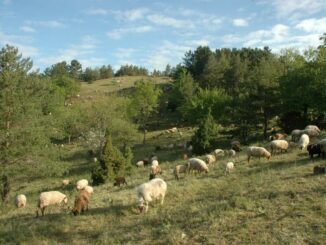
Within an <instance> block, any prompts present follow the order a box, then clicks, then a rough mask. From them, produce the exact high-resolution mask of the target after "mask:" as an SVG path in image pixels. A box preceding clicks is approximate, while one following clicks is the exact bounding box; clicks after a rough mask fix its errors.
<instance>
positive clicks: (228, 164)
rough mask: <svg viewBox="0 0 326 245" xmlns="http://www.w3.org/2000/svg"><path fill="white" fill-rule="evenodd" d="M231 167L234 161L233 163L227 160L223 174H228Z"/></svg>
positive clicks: (232, 167)
mask: <svg viewBox="0 0 326 245" xmlns="http://www.w3.org/2000/svg"><path fill="white" fill-rule="evenodd" d="M233 169H234V163H233V162H228V163H227V164H226V168H225V174H226V173H228V174H229V173H230V172H231V171H232V170H233Z"/></svg>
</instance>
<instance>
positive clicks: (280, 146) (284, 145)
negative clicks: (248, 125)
mask: <svg viewBox="0 0 326 245" xmlns="http://www.w3.org/2000/svg"><path fill="white" fill-rule="evenodd" d="M270 148H271V153H272V154H273V153H274V151H277V150H280V151H281V153H282V150H285V151H287V149H288V148H289V143H288V142H287V141H286V140H273V141H272V142H271V143H270Z"/></svg>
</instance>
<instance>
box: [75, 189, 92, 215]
mask: <svg viewBox="0 0 326 245" xmlns="http://www.w3.org/2000/svg"><path fill="white" fill-rule="evenodd" d="M89 199H90V194H89V193H88V192H87V191H86V190H81V191H80V192H79V193H78V195H77V196H76V198H75V204H74V208H73V209H72V213H73V214H74V215H75V216H76V215H77V214H80V213H82V212H84V211H85V210H88V203H89Z"/></svg>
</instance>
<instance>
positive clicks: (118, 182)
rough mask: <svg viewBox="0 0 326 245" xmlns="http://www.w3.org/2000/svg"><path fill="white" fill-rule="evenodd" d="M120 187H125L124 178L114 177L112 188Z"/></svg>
mask: <svg viewBox="0 0 326 245" xmlns="http://www.w3.org/2000/svg"><path fill="white" fill-rule="evenodd" d="M120 185H127V181H126V179H125V177H116V178H115V179H114V183H113V186H119V187H120Z"/></svg>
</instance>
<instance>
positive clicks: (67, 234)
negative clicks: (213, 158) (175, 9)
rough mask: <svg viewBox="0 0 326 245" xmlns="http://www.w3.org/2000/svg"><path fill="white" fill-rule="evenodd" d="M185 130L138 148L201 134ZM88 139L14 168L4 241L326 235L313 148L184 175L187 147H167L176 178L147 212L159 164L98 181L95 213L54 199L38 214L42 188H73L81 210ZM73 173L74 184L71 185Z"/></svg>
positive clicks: (166, 171)
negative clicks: (20, 198) (143, 208)
mask: <svg viewBox="0 0 326 245" xmlns="http://www.w3.org/2000/svg"><path fill="white" fill-rule="evenodd" d="M103 83H104V81H103ZM93 85H94V86H100V83H99V84H97V82H95V84H93ZM85 86H86V85H85ZM87 86H88V85H87ZM104 87H105V86H104ZM84 89H86V90H89V91H91V90H92V88H91V87H89V88H84V87H83V91H82V94H83V93H84V92H85V91H84ZM86 92H87V91H86ZM86 92H85V93H86ZM181 131H182V133H183V134H182V137H181V136H180V135H179V134H162V132H163V131H160V130H158V131H153V132H149V133H148V143H147V145H145V146H142V145H137V146H136V147H135V148H134V153H135V161H136V160H138V159H141V158H143V157H145V156H148V155H149V154H150V153H152V152H153V151H154V150H155V147H156V146H166V145H168V144H170V143H172V142H173V143H182V142H185V141H187V140H188V139H189V138H190V137H191V135H192V134H193V129H190V130H189V129H186V128H183V129H181ZM158 135H160V136H158ZM323 137H324V136H323ZM221 142H225V139H223V141H221ZM81 143H82V142H76V144H75V146H71V147H69V148H68V147H64V148H55V149H53V151H55V150H58V151H60V152H59V153H60V160H57V161H55V162H54V163H51V164H49V161H46V155H45V156H44V157H43V158H40V159H39V160H38V161H36V162H33V163H30V164H22V165H15V166H13V168H14V169H13V171H12V172H13V173H14V174H13V176H11V188H12V192H11V194H10V200H11V201H10V203H8V204H5V205H4V204H1V206H0V243H1V244H324V243H325V240H326V235H325V234H326V195H325V194H326V191H325V185H326V178H325V175H312V169H313V166H315V165H318V164H321V163H325V159H317V158H316V159H315V160H314V161H312V160H310V159H309V157H308V154H307V153H306V152H304V153H302V152H301V151H299V150H296V149H295V150H292V151H290V152H288V153H285V154H278V155H275V156H273V157H272V159H271V160H270V161H267V160H266V159H261V160H258V159H252V161H251V162H250V164H248V163H247V162H246V156H245V153H244V152H241V153H240V154H239V155H237V156H236V158H235V159H233V160H234V161H235V166H236V169H235V171H234V172H232V173H231V174H229V175H225V174H224V168H225V163H226V162H227V161H229V160H230V159H228V158H227V157H221V158H219V159H218V160H217V163H215V164H214V165H213V166H210V172H209V174H207V175H206V174H198V175H193V174H189V175H185V176H184V175H182V176H181V178H180V180H179V181H177V180H175V179H174V177H173V174H172V169H173V167H174V166H175V165H177V164H180V163H183V162H184V161H183V160H182V154H183V153H184V152H183V151H184V150H183V149H182V148H173V149H164V150H160V151H157V155H158V157H159V161H160V165H161V167H162V169H163V175H162V176H161V177H162V178H163V179H164V180H165V181H166V182H167V184H168V192H167V196H166V199H165V203H164V205H163V206H162V207H161V206H160V204H159V202H154V203H151V204H150V207H149V211H148V213H147V214H139V213H138V210H137V208H136V193H135V188H136V187H137V186H138V185H139V184H141V183H143V182H145V181H147V180H148V175H149V168H148V167H147V168H143V169H136V168H135V169H134V171H133V175H132V176H131V177H128V178H127V182H128V185H127V186H124V187H121V188H118V187H113V183H107V184H104V185H101V186H96V187H94V194H93V196H92V198H91V202H90V205H89V208H90V209H89V211H88V212H86V213H85V214H83V215H80V216H77V217H75V216H73V215H72V214H71V213H70V212H68V211H67V210H64V209H61V208H60V207H58V206H51V207H49V208H48V209H46V215H45V216H44V217H39V218H35V210H36V204H37V199H38V196H39V193H40V192H41V191H46V190H59V191H61V192H63V193H65V194H67V195H68V198H69V206H70V208H71V207H72V206H73V201H74V196H75V195H76V191H75V189H74V183H76V181H77V180H78V179H81V178H87V179H90V170H91V169H92V168H93V166H94V163H93V162H92V161H91V159H90V157H89V156H88V155H87V151H86V149H84V148H83V147H82V144H81ZM219 147H220V146H219ZM226 147H227V146H224V145H223V147H222V148H226ZM65 178H68V179H70V180H71V181H72V182H73V184H72V185H69V186H67V187H62V186H61V182H62V179H65ZM20 193H24V194H26V196H27V207H26V208H24V209H16V208H15V206H14V203H13V200H14V198H15V196H16V195H17V194H20Z"/></svg>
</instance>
